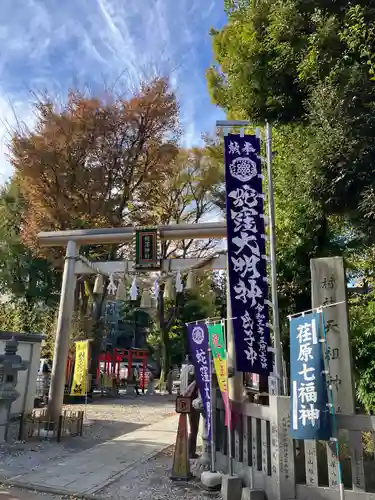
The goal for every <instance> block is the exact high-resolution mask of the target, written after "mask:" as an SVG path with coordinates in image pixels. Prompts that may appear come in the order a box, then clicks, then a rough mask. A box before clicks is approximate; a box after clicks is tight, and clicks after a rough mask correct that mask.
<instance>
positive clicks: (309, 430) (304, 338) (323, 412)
mask: <svg viewBox="0 0 375 500" xmlns="http://www.w3.org/2000/svg"><path fill="white" fill-rule="evenodd" d="M321 316H322V313H318V312H313V313H311V314H306V315H304V316H299V317H297V318H291V319H290V385H291V387H290V395H291V398H290V400H291V411H290V414H291V424H290V434H291V437H292V438H293V439H313V440H322V441H327V440H329V438H330V437H331V411H330V408H329V404H328V391H327V384H326V376H325V369H324V358H323V355H324V353H323V348H322V342H320V339H321V337H323V336H321V335H320V332H321V331H322V328H323V326H322V318H321Z"/></svg>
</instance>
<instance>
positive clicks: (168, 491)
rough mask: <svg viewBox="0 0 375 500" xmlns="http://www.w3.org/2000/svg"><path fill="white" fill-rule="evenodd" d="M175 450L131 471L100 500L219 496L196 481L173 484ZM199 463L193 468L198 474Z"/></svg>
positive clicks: (187, 499) (185, 499)
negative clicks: (172, 472) (171, 477)
mask: <svg viewBox="0 0 375 500" xmlns="http://www.w3.org/2000/svg"><path fill="white" fill-rule="evenodd" d="M172 464H173V447H172V448H170V449H169V450H166V451H164V452H163V453H160V454H159V455H157V456H156V457H155V458H154V459H152V460H149V461H148V462H146V463H143V464H141V465H139V466H138V467H136V468H135V469H133V470H131V471H129V472H128V473H127V474H126V475H125V476H123V477H121V478H120V479H119V480H118V481H116V482H115V483H113V484H111V485H109V486H108V487H107V488H104V489H103V490H101V491H100V492H98V493H97V495H96V496H97V497H98V500H208V499H211V500H212V499H216V498H218V497H219V493H211V492H210V493H209V492H206V491H204V490H202V488H201V487H200V483H199V482H198V481H197V480H196V479H195V478H194V479H192V480H191V481H187V482H182V481H178V482H175V481H171V479H170V474H171V470H172ZM195 467H196V465H195V463H192V464H191V471H192V473H194V470H195Z"/></svg>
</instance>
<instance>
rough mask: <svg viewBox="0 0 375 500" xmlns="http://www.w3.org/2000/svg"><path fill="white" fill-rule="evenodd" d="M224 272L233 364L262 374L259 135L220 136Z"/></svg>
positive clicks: (264, 328)
mask: <svg viewBox="0 0 375 500" xmlns="http://www.w3.org/2000/svg"><path fill="white" fill-rule="evenodd" d="M224 154H225V187H226V207H227V239H228V278H229V284H230V299H231V306H232V316H233V336H234V343H235V347H236V368H237V370H238V371H241V372H249V373H258V374H260V375H268V374H269V373H270V372H272V370H273V367H272V355H271V354H270V352H269V349H268V348H269V345H270V332H269V327H268V306H267V300H268V284H267V257H266V234H265V218H264V196H263V192H262V169H261V160H260V140H259V139H258V138H257V137H256V136H253V135H245V136H244V137H241V136H240V135H231V134H230V135H228V136H226V137H224Z"/></svg>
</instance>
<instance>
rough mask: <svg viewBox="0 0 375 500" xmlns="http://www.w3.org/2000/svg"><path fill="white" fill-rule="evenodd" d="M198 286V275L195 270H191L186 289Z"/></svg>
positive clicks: (193, 288)
mask: <svg viewBox="0 0 375 500" xmlns="http://www.w3.org/2000/svg"><path fill="white" fill-rule="evenodd" d="M196 288H197V275H196V273H195V271H194V270H191V271H189V273H188V277H187V281H186V290H195V289H196Z"/></svg>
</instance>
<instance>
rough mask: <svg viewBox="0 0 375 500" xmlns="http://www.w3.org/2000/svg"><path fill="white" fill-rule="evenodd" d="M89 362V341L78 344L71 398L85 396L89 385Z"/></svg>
mask: <svg viewBox="0 0 375 500" xmlns="http://www.w3.org/2000/svg"><path fill="white" fill-rule="evenodd" d="M88 361H89V343H88V341H87V340H83V341H81V342H76V359H75V364H74V375H73V382H72V390H71V392H70V395H71V396H85V394H86V390H87V388H86V384H87V368H88Z"/></svg>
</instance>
